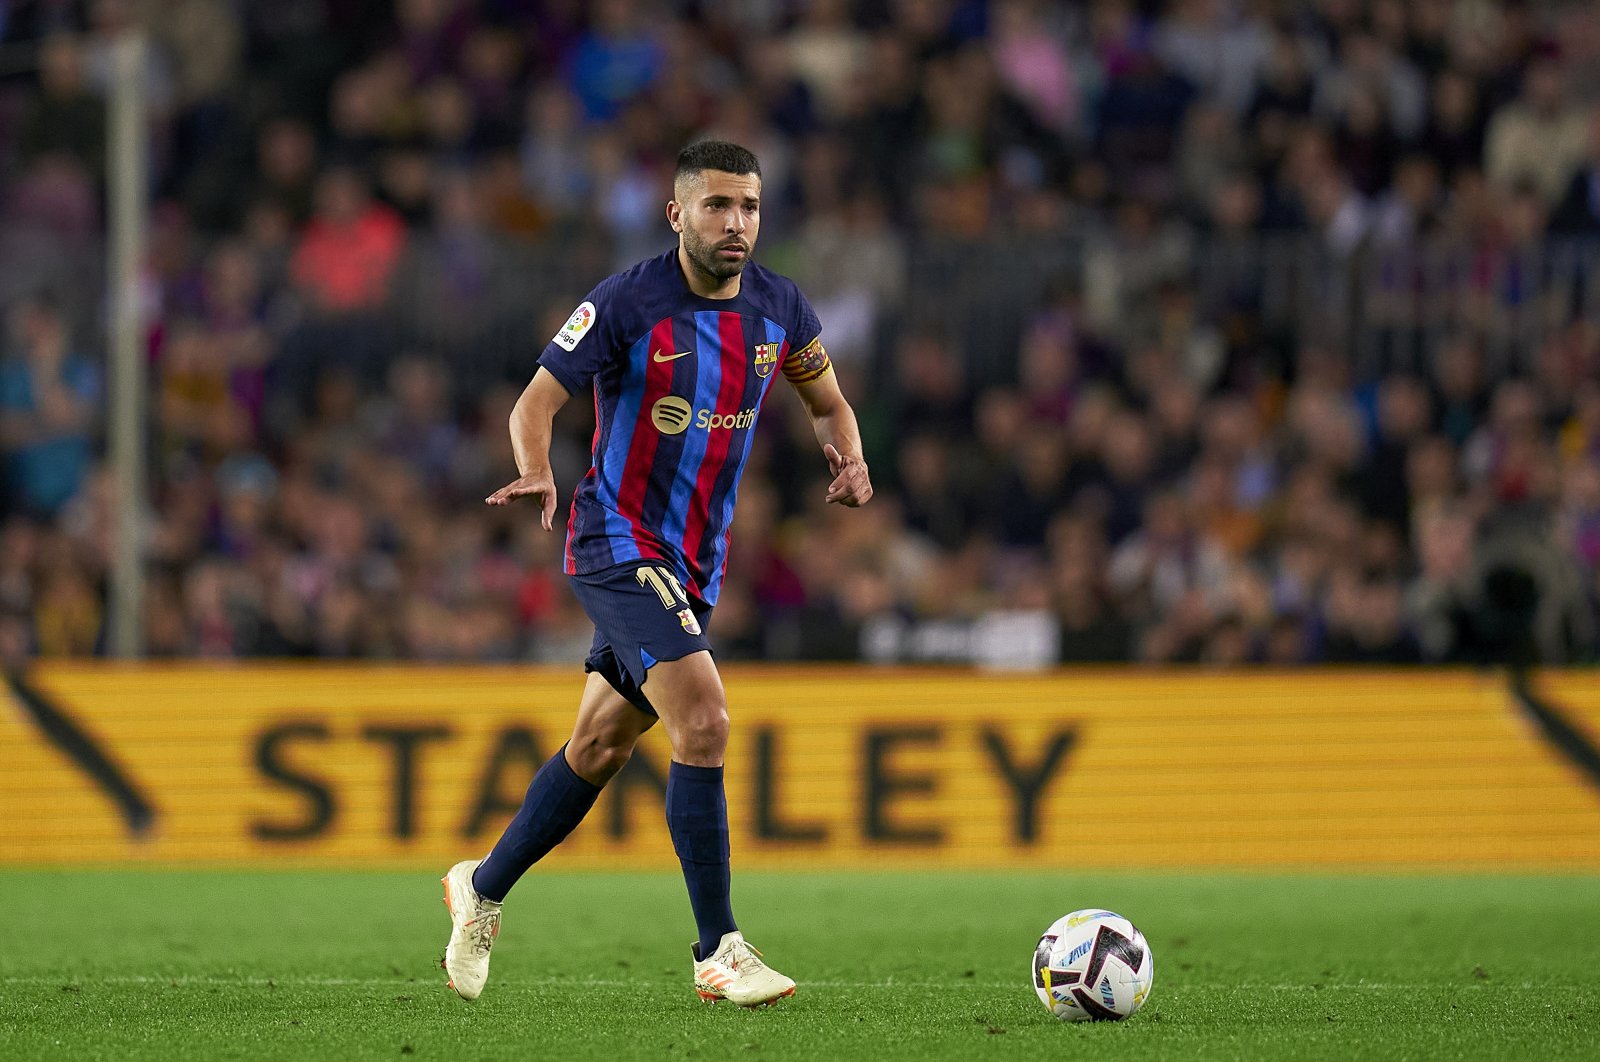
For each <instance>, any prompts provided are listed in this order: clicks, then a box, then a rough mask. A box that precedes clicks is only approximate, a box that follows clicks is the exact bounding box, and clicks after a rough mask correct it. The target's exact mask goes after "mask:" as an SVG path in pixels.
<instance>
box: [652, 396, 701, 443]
mask: <svg viewBox="0 0 1600 1062" xmlns="http://www.w3.org/2000/svg"><path fill="white" fill-rule="evenodd" d="M691 412H692V409H691V407H690V405H689V403H687V402H685V401H684V400H683V399H681V398H679V397H678V396H677V395H668V396H667V397H665V398H662V399H658V400H657V401H656V404H655V405H653V406H651V407H650V423H652V424H654V425H655V426H656V431H659V432H660V433H661V434H662V435H676V434H678V433H679V432H680V431H682V430H683V429H685V428H687V427H688V426H689V414H690V413H691Z"/></svg>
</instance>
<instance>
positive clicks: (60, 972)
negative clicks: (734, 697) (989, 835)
mask: <svg viewBox="0 0 1600 1062" xmlns="http://www.w3.org/2000/svg"><path fill="white" fill-rule="evenodd" d="M442 869H443V868H440V870H441V871H442ZM437 876H438V875H437V873H435V874H431V875H430V874H429V873H426V872H419V873H416V874H394V873H360V872H356V873H311V872H265V873H260V872H234V871H203V872H201V871H170V872H162V871H143V870H140V871H120V870H93V871H59V870H37V871H35V870H27V871H22V870H6V871H0V895H3V896H4V898H5V902H4V904H3V905H0V1058H3V1059H36V1058H38V1059H56V1058H59V1059H67V1058H71V1059H80V1058H103V1059H117V1060H123V1059H160V1060H164V1062H165V1060H181V1059H197V1060H198V1059H205V1060H211V1059H226V1058H249V1059H324V1058H326V1059H366V1058H372V1059H401V1058H408V1059H451V1060H456V1059H462V1060H465V1059H471V1060H477V1059H517V1060H527V1059H561V1060H582V1059H596V1060H606V1062H614V1060H624V1059H650V1060H655V1059H679V1058H697V1059H769V1060H771V1059H808V1060H809V1059H818V1060H832V1059H872V1060H879V1059H914V1060H917V1062H937V1060H943V1059H952V1060H955V1059H960V1060H967V1059H1061V1058H1084V1059H1088V1058H1107V1059H1109V1058H1117V1059H1131V1060H1138V1062H1155V1060H1160V1059H1175V1060H1176V1059H1182V1060H1186V1062H1187V1060H1195V1059H1210V1058H1216V1059H1274V1060H1276V1059H1300V1058H1315V1059H1341V1060H1342V1059H1419V1060H1428V1062H1437V1060H1441V1059H1457V1058H1463V1059H1465V1058H1471V1059H1496V1060H1500V1059H1522V1058H1526V1059H1558V1058H1573V1059H1578V1058H1586V1059H1595V1058H1600V881H1597V880H1596V879H1594V878H1585V877H1443V876H1409V877H1407V876H1402V877H1393V876H1387V877H1377V876H1320V875H1317V876H1314V875H1284V876H1269V875H1259V874H1237V875H1183V874H1168V873H1141V874H1132V873H1126V874H1094V875H1085V874H1067V873H1037V872H1030V873H993V874H974V873H959V874H958V873H927V872H893V873H883V874H845V873H828V874H821V873H817V874H757V873H743V874H738V875H737V876H736V877H735V880H734V898H735V903H736V909H737V910H738V911H739V912H740V914H741V917H742V922H743V926H744V928H745V929H746V931H747V933H748V934H749V936H750V938H751V940H752V941H753V942H754V943H756V944H757V945H758V946H760V947H761V948H762V949H763V950H764V951H765V952H766V954H767V957H768V958H769V960H771V961H772V963H773V965H775V966H777V967H778V968H779V969H781V970H783V971H785V972H786V973H789V974H791V975H792V976H794V977H795V979H796V980H798V981H799V983H800V988H799V994H798V995H797V996H796V997H795V998H794V999H792V1000H786V1001H784V1002H783V1003H781V1004H780V1005H779V1006H777V1007H774V1008H771V1009H767V1010H758V1011H746V1010H741V1009H738V1008H736V1007H733V1006H731V1005H729V1004H719V1005H717V1006H715V1007H708V1006H706V1005H705V1004H703V1003H701V1002H699V1000H698V999H697V998H696V997H695V995H694V993H693V991H692V989H691V987H690V982H689V965H688V961H689V957H688V949H687V946H686V945H687V941H688V938H689V936H690V929H689V927H690V925H691V923H690V919H689V916H688V910H687V908H688V904H687V901H686V899H685V897H684V894H683V886H682V883H681V881H679V880H678V878H677V877H676V875H673V874H668V873H649V874H644V873H641V874H633V875H620V874H617V875H612V874H591V873H570V872H544V873H541V872H538V871H535V872H534V873H533V874H532V875H530V876H529V877H528V878H526V879H524V881H523V883H522V884H521V885H520V886H519V887H518V889H517V891H516V892H515V893H513V894H512V896H511V900H510V903H509V904H508V905H507V910H506V917H505V924H504V930H503V932H502V934H501V937H500V942H499V945H498V947H497V949H496V951H495V959H494V969H493V974H492V976H491V977H490V979H489V985H488V988H487V990H486V991H485V993H484V995H483V997H482V998H481V999H479V1000H478V1001H477V1002H476V1003H472V1004H468V1003H464V1002H462V1001H461V1000H459V999H457V998H456V997H455V995H454V993H452V992H450V991H448V990H447V989H446V988H445V985H444V974H443V972H442V971H441V970H439V968H438V965H437V964H438V960H439V957H440V955H441V954H442V952H443V948H444V941H445V937H446V935H447V932H448V919H447V915H446V914H445V909H444V906H443V905H442V904H441V903H440V900H439V895H440V890H439V886H438V882H437V880H436V879H437ZM1096 906H1104V907H1109V908H1111V909H1113V910H1116V911H1118V912H1120V913H1122V914H1125V915H1127V916H1128V917H1130V918H1132V919H1133V920H1134V921H1135V922H1136V923H1137V924H1138V925H1139V926H1140V928H1141V929H1143V930H1144V932H1145V934H1146V936H1147V937H1148V938H1149V940H1150V942H1151V946H1152V949H1153V951H1154V954H1155V959H1156V981H1155V991H1154V993H1153V995H1152V997H1151V1000H1150V1002H1149V1003H1147V1004H1146V1006H1145V1008H1144V1010H1143V1011H1142V1012H1140V1013H1139V1014H1138V1015H1137V1016H1136V1017H1135V1018H1133V1019H1132V1020H1131V1021H1128V1022H1123V1023H1116V1024H1105V1025H1062V1024H1060V1023H1058V1022H1056V1021H1055V1020H1054V1019H1053V1018H1051V1017H1050V1016H1049V1015H1048V1014H1046V1013H1045V1011H1044V1009H1043V1007H1041V1005H1040V1004H1039V1001H1038V1000H1037V998H1036V997H1035V996H1034V993H1033V989H1032V987H1031V985H1030V984H1029V981H1028V973H1027V967H1028V962H1029V959H1030V958H1031V953H1032V949H1033V945H1034V942H1035V940H1036V939H1037V936H1038V934H1039V933H1040V932H1041V931H1043V929H1044V927H1045V926H1047V925H1048V924H1049V923H1050V922H1051V921H1052V920H1054V919H1055V918H1057V917H1058V916H1060V915H1062V914H1065V913H1066V912H1067V911H1070V910H1073V909H1075V908H1080V907H1096Z"/></svg>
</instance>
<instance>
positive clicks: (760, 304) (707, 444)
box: [539, 247, 827, 605]
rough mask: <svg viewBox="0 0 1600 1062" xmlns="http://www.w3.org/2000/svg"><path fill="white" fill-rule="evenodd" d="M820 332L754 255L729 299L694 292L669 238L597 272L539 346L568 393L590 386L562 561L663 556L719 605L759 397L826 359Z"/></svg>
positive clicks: (588, 568) (787, 284) (577, 564)
mask: <svg viewBox="0 0 1600 1062" xmlns="http://www.w3.org/2000/svg"><path fill="white" fill-rule="evenodd" d="M820 331H821V325H820V324H819V323H818V321H817V317H816V314H815V313H814V312H813V311H812V309H811V306H810V304H809V303H808V302H806V299H805V296H804V295H802V294H801V293H800V289H799V288H798V287H797V286H796V285H795V283H794V281H792V280H790V279H788V278H787V277H783V276H779V275H778V274H776V273H773V272H772V271H770V270H767V269H763V268H762V267H761V266H759V265H756V264H755V263H753V262H752V263H750V264H749V265H747V266H746V267H745V270H744V273H743V275H742V278H741V281H740V291H739V294H738V295H737V296H735V297H734V298H732V299H707V298H703V297H701V296H699V295H696V294H695V293H694V292H693V291H691V290H690V289H689V284H688V281H687V280H685V278H684V276H683V273H682V270H681V269H680V267H679V265H678V258H677V248H676V247H674V248H673V249H672V250H671V251H668V252H667V253H665V254H662V255H660V256H658V257H655V258H651V259H648V260H646V261H644V262H641V263H639V264H638V265H636V266H634V267H633V268H632V269H629V270H627V271H625V272H622V273H618V274H616V275H615V276H611V277H608V278H607V279H605V280H603V281H601V282H600V284H599V286H597V287H596V288H595V289H594V290H593V291H592V292H590V293H589V296H588V298H586V299H585V300H584V301H583V303H582V304H581V305H580V306H579V307H578V309H577V310H576V311H574V313H573V315H572V316H571V317H570V318H569V319H568V320H567V323H566V324H565V325H564V326H563V327H562V329H561V331H559V332H557V333H556V336H555V338H554V339H552V340H551V341H550V344H549V345H548V346H547V347H545V350H544V353H543V354H542V355H540V357H539V364H540V365H541V366H543V367H544V368H545V369H547V370H549V372H550V374H551V375H553V376H554V377H555V378H556V379H557V380H558V381H559V382H560V383H561V386H562V387H564V388H566V389H567V391H568V393H570V394H578V393H579V392H581V391H584V390H586V389H588V388H590V387H591V386H592V387H593V389H594V401H595V435H594V454H593V465H592V467H591V468H590V469H589V472H588V474H587V475H586V476H585V477H584V478H583V480H582V481H581V482H580V483H579V484H578V487H577V490H576V491H575V492H574V494H573V499H572V515H571V518H570V520H569V521H568V523H567V552H566V570H567V572H568V574H571V575H587V574H589V573H591V572H597V571H601V570H603V569H605V568H609V567H611V566H612V565H615V564H621V563H623V562H625V561H630V560H639V559H649V560H660V561H663V562H666V563H668V564H670V565H671V566H672V568H673V570H674V572H675V573H676V574H677V576H678V578H679V580H680V581H682V583H683V585H684V588H685V589H686V590H688V591H689V593H690V594H692V595H694V596H696V597H698V598H699V599H700V600H702V601H704V602H705V603H706V604H708V605H714V604H716V602H717V594H718V591H719V590H720V589H721V586H722V574H723V567H724V564H725V562H726V560H727V555H728V528H729V524H730V522H731V520H732V517H733V504H734V497H735V495H736V493H737V492H738V488H739V476H740V473H741V472H742V471H743V470H744V464H745V459H746V458H747V457H748V456H749V454H750V444H751V441H752V440H753V439H754V437H755V425H756V419H757V418H758V417H759V416H760V413H761V406H762V403H763V402H764V401H765V400H766V397H767V392H768V391H769V390H770V389H771V387H772V383H773V381H774V380H776V379H777V378H778V376H779V374H780V372H784V373H786V374H787V375H788V376H789V377H790V378H791V379H794V380H796V381H804V380H805V379H808V378H814V377H815V376H818V375H821V374H823V373H824V372H826V371H827V357H826V354H825V353H824V352H823V351H822V349H821V344H820V342H818V334H819V332H820ZM796 355H803V356H796Z"/></svg>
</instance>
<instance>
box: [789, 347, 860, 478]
mask: <svg viewBox="0 0 1600 1062" xmlns="http://www.w3.org/2000/svg"><path fill="white" fill-rule="evenodd" d="M812 345H813V346H814V347H815V348H816V349H817V350H818V351H820V350H821V345H820V344H812ZM822 357H823V358H824V359H826V357H827V355H826V354H823V355H822ZM824 365H826V361H824ZM785 375H787V376H788V377H789V382H790V384H791V385H793V387H794V389H795V392H796V393H797V394H798V395H799V396H800V401H801V402H802V403H804V404H805V407H806V414H807V415H808V416H809V417H810V418H811V429H812V431H814V432H816V435H817V442H819V443H821V444H822V453H823V456H824V457H826V458H827V459H828V470H829V471H830V472H832V473H833V482H832V483H830V484H828V498H827V500H828V501H830V502H837V503H838V504H840V505H844V506H847V507H849V508H852V509H854V508H856V507H857V506H859V505H865V504H866V503H867V502H868V501H869V500H871V498H872V477H871V475H870V474H869V473H868V471H867V459H866V457H865V456H864V455H863V454H862V452H861V428H860V427H859V426H858V425H857V424H856V414H855V410H853V409H851V408H850V403H849V402H847V401H845V397H844V392H843V391H841V390H840V389H839V378H838V376H836V375H834V373H833V370H832V368H831V367H828V368H826V369H825V371H823V372H821V373H819V374H817V375H815V376H812V377H811V378H809V379H806V380H796V379H795V378H794V376H795V375H797V374H789V373H786V374H785Z"/></svg>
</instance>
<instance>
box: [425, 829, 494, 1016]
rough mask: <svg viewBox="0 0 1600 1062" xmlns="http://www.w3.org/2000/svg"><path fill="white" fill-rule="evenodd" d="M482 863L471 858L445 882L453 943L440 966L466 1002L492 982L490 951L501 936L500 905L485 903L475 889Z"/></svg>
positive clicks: (458, 864) (445, 896) (446, 902)
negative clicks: (485, 983)
mask: <svg viewBox="0 0 1600 1062" xmlns="http://www.w3.org/2000/svg"><path fill="white" fill-rule="evenodd" d="M478 862H479V861H478V860H476V859H468V860H466V861H464V862H461V863H457V864H456V865H455V866H453V867H451V868H450V872H449V873H448V874H446V875H445V876H444V877H442V878H440V879H439V880H440V881H441V882H443V883H444V905H445V906H446V907H448V908H450V921H451V927H450V943H449V944H448V945H446V946H445V949H444V961H443V962H442V963H440V964H439V965H440V966H443V967H444V970H445V973H447V974H449V975H450V987H451V988H453V989H455V990H456V995H458V996H460V997H461V998H462V999H477V998H478V996H480V995H481V994H482V993H483V983H484V982H485V981H487V980H488V979H489V949H490V948H492V947H494V938H495V937H498V936H499V935H500V905H499V904H497V903H495V902H494V901H493V900H485V899H484V898H483V897H482V896H479V895H478V890H477V889H474V888H473V887H472V872H473V871H474V870H477V869H478Z"/></svg>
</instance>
